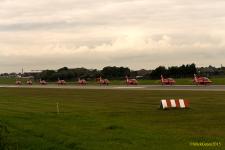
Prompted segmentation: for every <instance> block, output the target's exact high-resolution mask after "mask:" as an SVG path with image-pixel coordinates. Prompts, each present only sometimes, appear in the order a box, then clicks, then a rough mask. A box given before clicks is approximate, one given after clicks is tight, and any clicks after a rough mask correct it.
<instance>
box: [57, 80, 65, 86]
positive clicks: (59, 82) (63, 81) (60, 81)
mask: <svg viewBox="0 0 225 150" xmlns="http://www.w3.org/2000/svg"><path fill="white" fill-rule="evenodd" d="M57 84H58V85H65V84H66V81H65V80H60V79H58V82H57Z"/></svg>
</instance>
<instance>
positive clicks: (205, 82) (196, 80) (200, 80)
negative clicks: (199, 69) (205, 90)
mask: <svg viewBox="0 0 225 150" xmlns="http://www.w3.org/2000/svg"><path fill="white" fill-rule="evenodd" d="M193 82H194V83H195V84H196V85H209V84H212V81H211V80H209V78H206V77H197V76H196V74H194V80H193Z"/></svg>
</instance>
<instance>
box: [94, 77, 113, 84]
mask: <svg viewBox="0 0 225 150" xmlns="http://www.w3.org/2000/svg"><path fill="white" fill-rule="evenodd" d="M96 81H97V82H98V83H99V84H100V85H109V83H110V82H109V80H108V79H102V77H101V76H100V78H97V79H96Z"/></svg>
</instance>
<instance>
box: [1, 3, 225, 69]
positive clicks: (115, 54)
mask: <svg viewBox="0 0 225 150" xmlns="http://www.w3.org/2000/svg"><path fill="white" fill-rule="evenodd" d="M192 62H194V63H196V64H197V65H198V66H208V65H210V64H212V65H215V66H220V65H221V64H224V65H225V1H224V0H154V1H151V0H0V72H11V71H16V72H18V71H20V70H21V68H22V67H24V69H25V71H30V70H32V69H34V70H35V69H55V68H59V67H63V66H68V67H87V68H99V69H101V68H102V67H104V66H108V65H113V66H114V65H116V66H128V67H130V68H132V69H140V68H146V69H152V68H154V67H156V66H159V65H165V66H171V65H181V64H187V63H192Z"/></svg>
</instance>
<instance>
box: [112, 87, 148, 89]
mask: <svg viewBox="0 0 225 150" xmlns="http://www.w3.org/2000/svg"><path fill="white" fill-rule="evenodd" d="M113 88H115V89H142V88H145V87H113Z"/></svg>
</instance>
